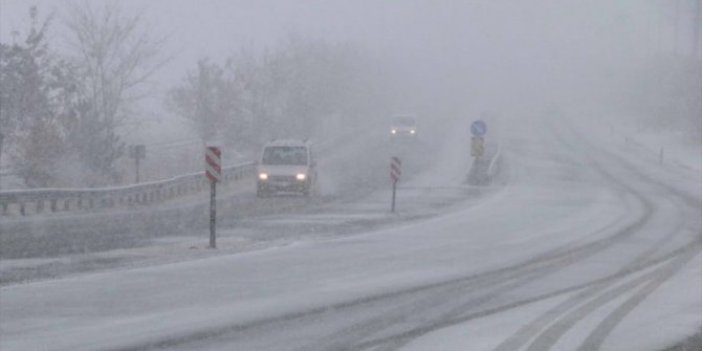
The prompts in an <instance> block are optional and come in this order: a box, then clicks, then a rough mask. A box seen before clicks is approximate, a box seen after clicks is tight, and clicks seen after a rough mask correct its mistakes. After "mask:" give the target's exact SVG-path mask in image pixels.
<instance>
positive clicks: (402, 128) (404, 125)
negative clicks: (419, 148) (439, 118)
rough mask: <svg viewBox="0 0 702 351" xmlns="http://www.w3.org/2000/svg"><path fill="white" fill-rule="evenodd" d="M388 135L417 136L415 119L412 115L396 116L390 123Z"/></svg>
mask: <svg viewBox="0 0 702 351" xmlns="http://www.w3.org/2000/svg"><path fill="white" fill-rule="evenodd" d="M390 135H391V136H393V137H415V136H417V120H416V119H415V118H414V117H412V116H397V117H395V118H393V120H392V123H391V124H390Z"/></svg>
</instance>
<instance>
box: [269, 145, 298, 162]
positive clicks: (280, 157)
mask: <svg viewBox="0 0 702 351" xmlns="http://www.w3.org/2000/svg"><path fill="white" fill-rule="evenodd" d="M261 163H262V164H264V165H306V164H307V148H305V147H302V146H268V147H266V148H265V149H264V150H263V158H262V160H261Z"/></svg>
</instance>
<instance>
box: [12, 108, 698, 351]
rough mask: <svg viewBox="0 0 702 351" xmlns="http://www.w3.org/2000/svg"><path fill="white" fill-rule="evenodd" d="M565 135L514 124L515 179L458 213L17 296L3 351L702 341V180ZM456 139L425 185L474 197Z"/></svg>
mask: <svg viewBox="0 0 702 351" xmlns="http://www.w3.org/2000/svg"><path fill="white" fill-rule="evenodd" d="M549 124H550V122H548V121H544V120H530V119H523V120H522V122H520V124H519V125H513V126H512V127H511V128H510V129H507V130H504V131H503V154H504V157H505V164H506V165H507V168H506V172H507V174H508V175H509V183H508V185H506V186H505V188H504V189H502V190H500V191H499V192H496V193H494V194H493V195H492V196H490V197H488V198H485V199H483V200H482V201H481V202H479V203H478V204H477V205H476V204H475V203H474V202H469V203H466V205H465V206H463V207H459V208H455V207H454V208H452V210H451V211H450V212H448V213H446V214H444V215H441V216H437V217H434V218H430V219H426V220H422V221H414V222H410V223H407V224H405V225H398V226H393V227H389V228H384V229H378V230H373V231H369V232H367V233H364V234H360V235H355V236H351V237H345V238H334V237H332V238H326V239H322V240H310V241H303V242H300V243H298V244H295V245H289V246H286V247H277V248H271V249H267V250H262V251H256V252H249V253H243V254H237V255H218V256H213V257H211V258H206V259H199V260H194V261H189V262H179V263H174V264H168V265H160V266H154V267H146V268H136V269H126V270H119V271H112V272H102V273H94V274H88V275H82V276H76V277H72V278H67V279H60V280H54V281H44V282H35V283H29V284H22V285H15V286H6V287H2V288H0V335H2V338H1V339H0V349H2V350H3V351H6V350H95V349H106V350H150V349H159V348H161V349H168V350H173V349H175V350H178V349H182V350H191V349H201V350H232V349H236V350H396V349H403V350H404V349H406V350H427V349H431V350H453V349H455V350H465V349H471V350H591V349H603V350H660V349H662V348H665V347H666V346H669V345H671V344H674V343H675V342H677V341H680V340H682V339H684V338H685V337H687V336H689V335H692V334H694V333H695V332H698V331H699V328H700V326H702V298H701V297H700V296H702V283H701V281H702V280H701V278H702V257H701V255H700V252H701V251H702V218H701V216H700V213H701V211H702V188H701V186H702V182H700V179H699V174H695V173H686V172H687V171H685V170H677V169H668V168H666V167H662V166H660V165H658V164H656V163H655V162H651V161H650V160H648V159H646V158H639V157H638V155H637V154H635V153H632V152H631V150H629V149H627V148H626V146H624V145H621V144H619V143H616V142H615V141H613V140H610V139H608V138H607V136H602V135H598V134H594V135H592V134H586V133H584V132H582V133H581V132H576V130H581V131H582V128H581V127H580V126H578V127H577V128H573V127H572V126H570V125H568V124H557V125H552V126H551V127H544V128H536V126H538V125H549ZM454 134H455V135H453V136H448V137H447V138H446V139H447V144H446V147H445V148H444V150H443V151H444V153H443V154H442V155H443V157H442V158H441V159H440V161H439V162H438V163H437V164H436V165H435V166H434V167H433V168H432V169H430V170H429V171H428V172H427V173H425V174H424V175H423V176H420V177H417V178H416V179H415V180H414V181H415V184H413V185H414V186H418V187H421V186H433V185H437V184H442V185H444V186H447V185H454V186H456V188H457V189H458V187H459V185H460V182H461V181H462V179H463V177H462V174H460V170H461V168H462V167H461V166H460V165H461V164H463V163H465V161H464V157H465V156H464V150H465V148H463V147H462V146H463V144H462V143H461V139H460V136H461V135H460V133H454ZM447 182H452V184H451V183H447ZM296 216H297V215H296V214H290V215H289V218H290V219H291V220H292V219H294V218H297V217H296ZM281 228H282V227H281Z"/></svg>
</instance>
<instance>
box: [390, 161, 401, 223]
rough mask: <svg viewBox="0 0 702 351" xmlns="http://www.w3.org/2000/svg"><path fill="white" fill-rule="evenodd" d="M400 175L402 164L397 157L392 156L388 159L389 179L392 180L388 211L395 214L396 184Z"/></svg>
mask: <svg viewBox="0 0 702 351" xmlns="http://www.w3.org/2000/svg"><path fill="white" fill-rule="evenodd" d="M401 175H402V162H401V161H400V159H399V158H398V157H395V156H393V157H392V158H390V179H391V180H392V203H391V205H390V211H391V212H395V193H396V189H397V182H398V181H399V180H400V176H401Z"/></svg>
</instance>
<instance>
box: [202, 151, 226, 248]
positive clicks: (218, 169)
mask: <svg viewBox="0 0 702 351" xmlns="http://www.w3.org/2000/svg"><path fill="white" fill-rule="evenodd" d="M205 176H207V179H209V180H210V249H216V248H217V235H216V230H217V182H218V181H220V180H221V178H222V151H220V149H219V148H218V147H215V146H210V147H207V149H206V150H205Z"/></svg>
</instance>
